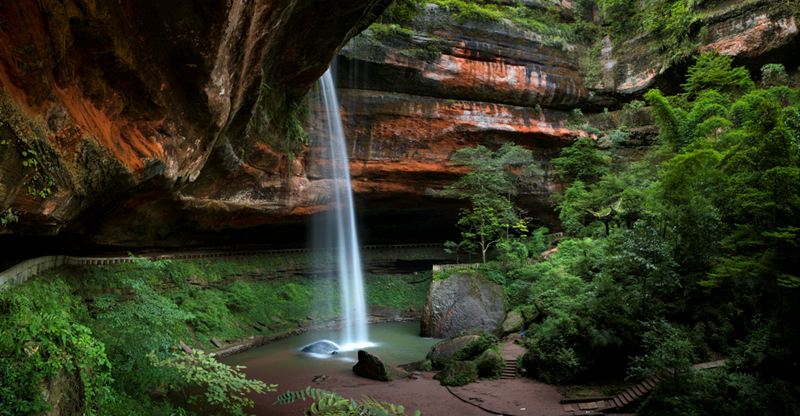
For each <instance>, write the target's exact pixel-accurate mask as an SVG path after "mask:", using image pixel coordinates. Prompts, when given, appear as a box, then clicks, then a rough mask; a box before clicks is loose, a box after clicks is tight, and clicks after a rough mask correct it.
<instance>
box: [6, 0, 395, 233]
mask: <svg viewBox="0 0 800 416" xmlns="http://www.w3.org/2000/svg"><path fill="white" fill-rule="evenodd" d="M388 3H389V1H387V0H347V1H345V2H336V3H331V2H325V1H319V0H312V1H304V2H295V1H288V0H254V1H253V0H250V1H243V0H233V1H227V2H225V1H210V2H204V3H203V4H202V5H200V4H196V3H192V2H187V1H181V0H178V1H170V2H149V3H147V4H140V3H136V2H132V1H128V0H123V1H98V2H95V1H85V0H57V1H50V2H46V3H40V2H36V1H28V0H23V1H18V2H14V4H13V5H12V4H5V5H3V6H0V21H2V22H3V24H2V26H1V27H0V86H2V91H0V123H1V124H3V125H4V126H3V127H1V128H0V129H1V130H2V131H0V135H2V141H0V143H2V145H0V152H2V156H3V157H2V162H0V171H2V175H0V201H2V205H1V206H0V207H2V208H3V211H4V212H7V210H8V209H9V208H10V209H11V210H12V212H16V213H19V221H18V222H16V223H13V224H10V226H9V227H2V228H0V232H3V233H15V234H38V235H42V234H44V235H50V234H58V233H61V234H64V233H74V234H83V235H89V237H90V239H91V240H93V241H94V242H99V243H108V244H131V245H139V244H145V245H147V244H153V243H154V242H155V241H156V240H158V239H159V236H160V235H165V234H169V233H170V232H175V231H177V230H178V229H179V228H180V227H182V226H181V225H180V222H181V221H180V219H179V218H181V217H183V218H181V219H184V218H185V219H189V223H188V224H186V225H189V228H196V229H197V230H198V231H199V230H202V229H209V228H214V226H218V225H220V224H225V225H231V224H236V219H235V218H231V216H230V215H226V213H230V212H231V211H237V210H242V211H244V212H245V214H246V213H247V209H244V207H242V206H238V207H237V205H236V204H233V205H232V206H227V204H228V202H229V201H225V200H219V199H216V200H202V201H200V202H198V201H197V200H196V199H197V197H198V196H200V197H202V195H193V194H192V193H188V195H187V194H186V193H185V192H184V190H185V189H186V188H187V186H188V185H189V184H191V183H193V182H195V181H197V180H198V178H201V177H203V176H208V175H210V176H226V177H227V176H231V175H232V174H233V175H234V176H236V175H237V174H234V172H236V171H237V170H240V169H241V168H242V166H243V162H242V160H241V159H243V157H242V155H241V154H239V153H238V152H239V149H252V151H250V153H253V154H256V155H258V156H259V157H258V158H256V161H263V163H261V164H258V163H256V164H255V165H256V166H255V167H251V168H250V170H251V171H259V172H261V173H262V175H261V182H270V181H272V180H273V179H272V178H273V177H274V178H277V179H276V180H277V181H278V182H281V178H286V174H288V173H289V172H290V171H292V169H291V167H292V163H288V164H287V161H286V158H285V156H283V155H276V154H275V152H274V151H271V150H270V149H269V148H268V147H265V146H264V145H259V144H257V143H258V142H259V141H265V142H270V141H272V142H275V141H276V137H275V136H276V135H278V134H279V133H280V131H278V130H276V128H277V127H273V128H267V129H262V131H261V134H260V137H256V135H254V134H250V133H251V132H248V126H249V125H250V123H249V122H250V120H251V115H252V114H253V111H254V107H255V105H256V103H259V105H260V107H259V108H262V109H268V110H270V111H271V113H270V114H269V117H273V118H274V117H277V116H279V115H280V109H283V108H288V107H291V106H293V105H294V104H295V103H296V102H297V101H298V100H299V99H300V98H302V96H303V95H305V93H306V91H308V89H309V88H310V87H311V86H312V84H313V83H314V82H315V81H316V79H318V78H319V77H320V75H322V73H323V72H324V71H325V70H326V69H327V67H328V63H329V62H330V61H331V59H332V58H333V55H334V53H335V52H336V50H337V49H338V48H340V47H341V46H342V45H344V44H345V43H346V42H347V40H348V39H349V38H351V37H352V36H354V35H355V34H356V33H358V31H360V30H361V29H363V28H364V27H365V26H366V25H367V24H369V22H370V21H371V19H373V18H374V17H375V16H376V15H377V14H380V12H381V11H382V10H383V8H385V7H386V5H387V4H388ZM256 110H258V109H256ZM277 139H280V140H282V138H277ZM280 140H277V141H280ZM231 155H233V157H231ZM245 170H246V169H245ZM238 176H241V174H238ZM287 179H288V178H287ZM290 182H291V181H290ZM228 184H230V182H228ZM279 188H281V189H284V188H285V183H283V182H281V186H280V187H279ZM241 191H242V190H241V189H240V190H239V191H238V192H241ZM286 198H288V200H287V199H286ZM286 198H285V199H284V200H283V201H282V202H281V203H280V204H281V205H282V206H284V207H287V206H291V205H293V203H292V201H291V199H290V198H291V192H289V193H288V196H286ZM244 205H248V204H244ZM249 207H250V209H251V210H252V211H259V206H258V204H249ZM290 211H291V208H289V209H284V211H282V212H286V213H288V212H290ZM197 212H200V213H208V218H204V219H202V220H197V219H192V217H193V213H197ZM261 213H262V215H263V211H262V212H261ZM136 228H139V230H138V232H137V231H135V229H136ZM159 228H160V229H161V231H160V232H159V231H158V229H159ZM137 234H138V236H137ZM142 234H148V235H146V236H143V235H142ZM181 239H182V240H184V242H185V239H186V236H185V235H184V236H183V237H181V238H179V240H181ZM167 244H170V243H169V242H167ZM172 244H178V242H172Z"/></svg>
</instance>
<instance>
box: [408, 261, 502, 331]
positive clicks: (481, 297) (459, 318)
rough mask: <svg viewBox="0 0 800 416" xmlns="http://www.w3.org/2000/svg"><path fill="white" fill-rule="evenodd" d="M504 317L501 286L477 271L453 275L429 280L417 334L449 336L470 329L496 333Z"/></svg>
mask: <svg viewBox="0 0 800 416" xmlns="http://www.w3.org/2000/svg"><path fill="white" fill-rule="evenodd" d="M504 319H505V294H504V293H503V288H502V287H500V286H499V285H497V284H495V283H492V282H490V281H488V280H486V279H484V278H482V277H480V276H479V275H478V274H476V273H462V274H452V275H450V277H448V278H446V279H440V280H435V281H433V282H432V283H431V287H430V290H428V297H427V299H426V301H425V309H424V310H423V312H422V325H421V330H420V336H423V337H434V338H452V337H455V336H458V335H459V333H460V332H461V331H465V330H469V329H478V330H484V331H487V332H491V333H495V332H496V331H497V330H498V329H499V328H500V326H501V325H502V324H503V320H504Z"/></svg>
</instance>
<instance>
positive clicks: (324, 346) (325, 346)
mask: <svg viewBox="0 0 800 416" xmlns="http://www.w3.org/2000/svg"><path fill="white" fill-rule="evenodd" d="M339 349H340V348H339V346H338V345H336V343H334V342H331V341H328V340H322V341H317V342H315V343H313V344H308V345H306V346H305V347H303V348H302V349H301V350H300V351H303V352H310V353H314V354H331V353H334V352H337V351H339Z"/></svg>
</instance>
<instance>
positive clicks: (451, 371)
mask: <svg viewBox="0 0 800 416" xmlns="http://www.w3.org/2000/svg"><path fill="white" fill-rule="evenodd" d="M433 378H434V379H436V380H439V381H441V382H442V385H443V386H466V385H467V384H469V383H472V382H474V381H475V380H477V379H478V366H477V365H476V364H475V363H474V362H472V361H456V362H454V363H452V364H450V365H448V366H447V367H445V368H444V370H442V371H440V372H438V373H437V374H436V375H435V376H434V377H433Z"/></svg>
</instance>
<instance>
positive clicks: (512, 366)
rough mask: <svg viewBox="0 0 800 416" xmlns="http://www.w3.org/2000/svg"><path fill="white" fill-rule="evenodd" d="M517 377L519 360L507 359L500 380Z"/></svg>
mask: <svg viewBox="0 0 800 416" xmlns="http://www.w3.org/2000/svg"><path fill="white" fill-rule="evenodd" d="M516 377H517V360H506V366H505V367H504V368H503V374H502V375H500V380H510V379H512V378H516Z"/></svg>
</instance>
